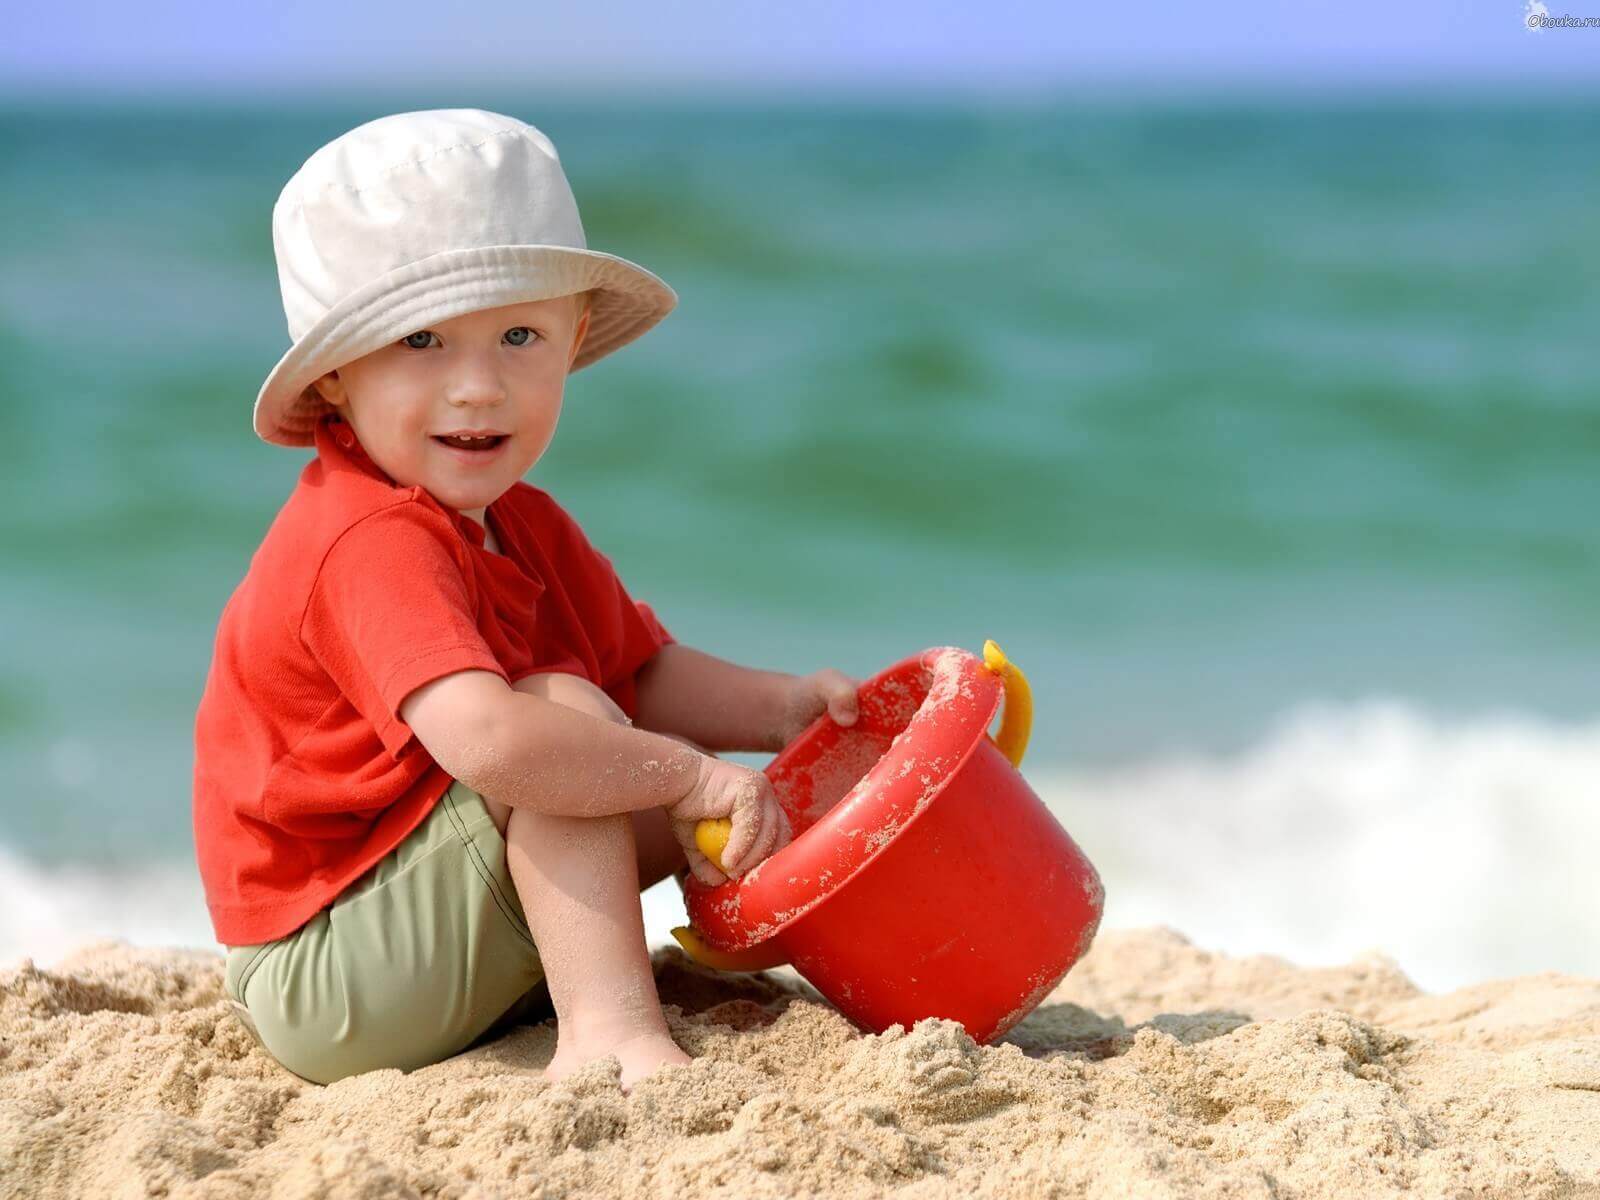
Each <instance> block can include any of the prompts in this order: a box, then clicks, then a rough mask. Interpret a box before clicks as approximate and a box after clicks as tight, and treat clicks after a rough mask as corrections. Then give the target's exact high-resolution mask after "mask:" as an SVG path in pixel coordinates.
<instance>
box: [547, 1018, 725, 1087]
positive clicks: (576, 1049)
mask: <svg viewBox="0 0 1600 1200" xmlns="http://www.w3.org/2000/svg"><path fill="white" fill-rule="evenodd" d="M610 1054H614V1055H616V1057H617V1061H618V1062H620V1063H621V1064H622V1090H623V1091H627V1090H628V1089H629V1088H630V1087H632V1086H633V1085H634V1084H635V1083H636V1082H638V1081H639V1080H641V1079H643V1078H644V1077H645V1076H647V1075H653V1074H655V1072H656V1071H658V1070H660V1069H661V1068H662V1067H681V1066H685V1065H687V1064H688V1063H691V1062H693V1061H694V1060H693V1059H691V1058H690V1057H689V1056H688V1055H687V1054H685V1053H684V1052H683V1051H682V1050H680V1049H679V1048H678V1044H677V1043H676V1042H674V1041H673V1040H672V1036H671V1035H670V1034H668V1033H667V1031H666V1028H665V1027H664V1026H663V1027H661V1028H648V1027H646V1028H643V1029H640V1028H638V1027H636V1026H635V1027H634V1028H632V1029H617V1028H616V1027H615V1026H612V1027H610V1028H607V1027H606V1026H604V1025H602V1026H597V1027H592V1028H590V1029H589V1030H587V1031H586V1032H584V1033H577V1032H574V1033H572V1034H570V1035H567V1034H560V1033H558V1034H557V1041H556V1054H555V1057H554V1058H552V1059H551V1060H550V1065H549V1066H548V1067H546V1068H545V1069H544V1077H545V1078H546V1079H549V1080H557V1079H565V1078H566V1077H567V1076H568V1075H571V1074H572V1073H573V1072H574V1071H576V1070H578V1068H580V1067H582V1066H583V1065H584V1064H586V1063H591V1062H593V1061H594V1060H595V1059H597V1058H605V1057H606V1056H607V1055H610Z"/></svg>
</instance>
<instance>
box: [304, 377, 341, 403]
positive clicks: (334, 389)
mask: <svg viewBox="0 0 1600 1200" xmlns="http://www.w3.org/2000/svg"><path fill="white" fill-rule="evenodd" d="M311 386H312V387H313V388H314V389H315V390H316V393H317V395H319V396H321V397H322V399H323V400H324V401H326V402H327V403H329V404H331V405H333V406H334V407H335V408H343V407H344V405H345V394H344V380H342V379H340V378H339V372H338V371H329V372H328V373H327V374H326V375H324V376H322V378H320V379H317V380H314V381H313V382H312V384H311Z"/></svg>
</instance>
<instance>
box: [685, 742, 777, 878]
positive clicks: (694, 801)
mask: <svg viewBox="0 0 1600 1200" xmlns="http://www.w3.org/2000/svg"><path fill="white" fill-rule="evenodd" d="M717 817H725V818H727V819H728V820H730V821H732V822H733V829H732V830H731V831H730V832H729V834H728V844H727V846H726V847H725V848H724V849H723V851H722V863H723V866H724V867H725V868H726V873H724V872H723V871H719V870H718V869H717V865H716V864H715V863H713V862H712V861H711V860H710V859H709V858H707V857H706V856H705V855H704V854H702V853H701V852H700V847H699V846H697V845H695V840H694V827H695V823H696V822H698V821H705V820H709V819H713V818H717ZM667 819H668V820H669V821H670V822H671V824H672V834H673V836H674V837H676V838H677V839H678V845H680V846H682V847H683V853H684V855H685V856H686V857H687V858H688V860H689V869H690V870H691V871H693V872H694V876H695V878H696V879H698V880H699V881H700V882H701V883H704V884H707V885H709V886H711V887H715V886H716V885H717V884H719V883H723V882H725V881H726V880H727V878H728V876H729V875H733V876H738V875H743V874H744V873H745V872H746V871H748V870H750V869H751V868H752V867H754V866H755V865H756V864H757V863H759V862H761V861H762V860H763V859H765V858H767V857H768V856H769V855H771V854H773V853H774V852H775V851H777V850H780V849H782V848H783V847H784V846H786V845H788V843H789V837H790V830H789V818H788V817H786V816H785V815H784V812H783V809H782V808H781V807H779V805H778V797H777V795H776V794H775V793H774V792H773V790H772V781H771V780H770V779H768V778H767V777H766V775H765V774H764V773H762V772H761V771H752V770H751V769H750V768H749V767H742V766H740V765H739V764H738V763H731V762H725V761H723V760H722V759H720V758H714V757H712V756H711V755H709V754H707V755H702V756H701V759H700V778H699V780H698V781H696V783H695V786H694V790H693V791H692V792H690V793H689V794H688V795H687V796H685V797H684V798H683V799H682V800H679V801H678V802H677V803H676V804H674V805H672V806H671V807H669V808H668V809H667Z"/></svg>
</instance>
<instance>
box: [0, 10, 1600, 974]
mask: <svg viewBox="0 0 1600 1200" xmlns="http://www.w3.org/2000/svg"><path fill="white" fill-rule="evenodd" d="M1544 11H1546V10H1544V9H1543V8H1542V6H1538V5H1535V6H1533V9H1532V10H1530V9H1529V8H1528V7H1527V6H1526V5H1524V4H1523V3H1522V0H1503V2H1502V0H1477V2H1475V3H1470V4H1468V3H1447V2H1444V0H1422V2H1420V3H1414V4H1410V5H1405V6H1401V7H1395V6H1389V5H1383V6H1379V5H1377V4H1371V3H1353V4H1352V3H1340V4H1332V3H1325V4H1312V5H1295V6H1281V7H1279V8H1259V7H1229V8H1227V9H1225V10H1224V9H1218V10H1216V11H1213V12H1210V13H1206V12H1201V11H1198V10H1196V9H1194V8H1192V7H1189V6H1185V5H1182V4H1181V3H1179V2H1178V0H1166V2H1162V3H1154V4H1149V5H1144V6H1140V7H1138V8H1131V9H1129V8H1112V7H1108V6H1096V7H1094V8H1088V7H1085V8H1082V9H1077V10H1075V11H1068V10H1067V9H1066V6H1062V5H1059V4H1054V3H1037V4H1001V5H998V6H988V7H985V8H984V9H983V11H982V13H981V16H980V14H979V13H978V12H976V11H975V10H973V9H972V8H971V7H970V6H959V7H958V6H955V5H948V4H944V5H927V4H915V5H913V4H909V3H904V2H903V0H892V2H887V3H881V4H874V5H870V6H869V5H844V4H823V5H812V6H809V7H803V8H796V9H794V10H792V11H783V12H777V11H766V10H765V6H760V7H756V8H751V7H747V6H742V5H735V4H729V3H712V4H704V5H700V6H696V7H695V8H694V9H693V10H688V11H686V10H683V9H681V8H679V7H675V6H659V5H648V4H644V3H641V2H639V0H627V2H623V3H619V4H613V5H607V6H605V10H604V12H603V13H601V12H600V11H599V10H596V9H594V8H592V7H591V6H563V7H560V8H555V7H548V6H542V5H534V6H530V5H511V4H505V3H499V2H494V3H480V4H477V5H473V6H468V7H466V8H462V9H458V10H453V11H451V12H450V13H449V14H445V13H443V12H442V11H440V10H438V9H436V8H435V7H433V6H424V5H421V4H415V3H411V2H409V0H390V2H389V3H385V4H383V5H381V6H380V5H377V4H373V3H369V2H365V0H363V2H360V3H351V4H345V5H335V6H331V7H328V6H319V7H318V8H315V9H313V7H312V6H310V5H308V4H303V3H277V4H274V5H271V6H270V7H269V6H266V5H252V4H246V5H239V6H232V7H229V8H227V9H226V10H220V9H217V8H215V7H214V6H201V5H199V4H194V3H188V4H168V5H162V6H157V7H156V8H155V9H154V10H153V11H141V13H140V15H139V17H138V19H137V20H131V21H130V20H128V19H126V10H125V9H121V8H112V7H111V6H110V5H90V4H81V3H76V4H75V3H68V4H63V5H56V6H51V7H48V8H46V9H40V10H37V11H36V12H34V13H33V14H31V15H30V17H29V20H28V22H26V23H13V27H12V28H10V29H9V30H8V40H7V41H6V42H5V43H4V44H3V45H0V217H3V219H0V423H3V425H0V434H3V437H0V463H3V464H4V467H3V470H0V480H3V482H0V489H3V492H0V495H3V496H4V499H5V501H6V502H5V503H4V504H3V505H0V562H3V572H0V628H3V630H4V636H3V642H0V653H3V655H4V658H3V661H0V771H3V774H4V777H5V778H6V780H7V781H8V782H9V785H10V786H9V787H8V788H7V790H6V794H5V798H4V800H0V964H10V963H12V962H14V961H15V960H17V959H19V958H21V957H22V956H29V957H32V958H34V959H35V960H36V961H37V962H39V963H40V964H41V965H45V964H48V963H50V962H53V961H55V960H56V959H57V958H58V957H60V955H61V954H62V953H64V952H65V951H66V950H67V949H69V948H71V947H73V946H75V945H76V944H78V943H79V942H82V941H85V940H88V939H90V938H95V937H124V938H128V939H130V940H133V941H136V942H140V943H170V944H183V945H196V946H208V947H209V946H213V945H214V943H213V942H212V939H211V931H210V926H209V923H208V921H207V918H206V914H205V910H204V906H203V903H202V899H201V894H200V889H199V882H198V876H197V874H196V871H195V868H194V865H193V851H192V833H191V824H190V819H191V815H190V787H191V779H192V769H193V740H192V736H193V718H194V711H195V707H196V705H197V703H198V701H199V697H200V692H201V689H202V686H203V684H204V679H205V673H206V670H207V666H208V663H209V660H210V652H211V644H212V639H213V637H214V634H215V630H216V623H217V619H218V617H219V615H220V613H221V610H222V607H223V605H224V604H225V602H226V601H227V599H228V596H229V595H230V593H231V592H232V590H233V589H234V587H235V586H236V585H237V584H238V582H239V581H240V579H241V578H242V577H243V575H244V572H245V570H246V569H247V567H248V565H249V561H250V557H251V554H252V553H253V551H254V549H255V547H256V545H257V544H258V542H259V540H260V539H261V537H262V535H263V534H264V533H265V531H266V529H267V526H268V525H269V524H270V522H271V521H272V519H273V517H274V515H275V513H276V512H277V510H278V508H279V506H280V505H281V504H282V503H283V502H284V500H285V499H286V498H287V496H288V494H289V492H290V490H291V489H292V488H293V486H294V483H295V480H296V478H297V477H298V475H299V473H300V471H301V470H302V469H303V467H304V465H305V463H306V462H307V461H308V459H309V457H310V452H309V451H296V450H286V449H283V448H280V447H275V446H269V445H267V444H265V443H263V442H261V441H259V440H257V439H256V437H255V435H254V434H253V432H252V430H251V425H250V412H251V406H252V404H253V401H254V398H255V395H256V391H257V389H258V388H259V386H260V384H261V381H262V380H263V379H264V378H265V376H266V373H267V372H268V371H269V370H270V369H271V367H272V365H273V363H274V362H276V360H277V358H278V356H279V355H280V354H281V353H282V352H283V350H284V349H286V348H287V345H288V339H287V334H286V331H285V327H284V317H283V311H282V308H281V303H280V298H279V293H278V285H277V278H276V272H275V267H274V262H273V255H272V242H271V228H270V217H271V209H272V204H273V202H274V200H275V199H276V197H277V194H278V191H279V189H280V188H281V187H282V186H283V184H284V183H285V182H286V181H287V179H288V178H289V176H290V175H291V174H292V173H293V172H294V171H295V170H296V169H297V168H298V167H299V165H300V164H301V163H302V162H303V161H304V160H305V158H306V157H307V156H308V155H309V154H310V153H311V152H312V151H313V150H315V149H316V148H317V147H319V146H321V145H322V144H324V143H325V142H327V141H329V140H331V139H332V138H334V137H336V136H337V135H339V134H340V133H342V132H344V131H346V130H348V129H349V128H351V127H353V126H354V125H357V124H360V123H362V122H364V121H367V120H371V119H373V118H375V117H378V116H381V115H384V114H387V113H391V112H399V111H405V110H410V109H418V108H439V107H480V108H488V109H492V110H495V111H499V112H505V113H508V114H512V115H515V116H517V117H519V118H522V119H524V120H527V121H530V122H532V123H533V124H535V125H537V126H539V127H540V128H541V129H543V130H544V131H545V132H546V133H548V134H549V135H550V136H551V137H552V139H553V140H554V141H555V144H556V145H557V147H558V149H559V150H560V153H561V155H562V159H563V162H564V164H565V167H566V170H567V173H568V176H569V178H570V180H571V182H572V185H573V188H574V191H575V192H576V194H577V197H578V201H579V205H580V208H581V211H582V214H583V219H584V223H585V227H586V230H587V233H588V238H589V244H590V246H591V247H593V248H596V249H603V250H606V251H609V252H612V253H616V254H620V255H623V256H625V257H628V258H631V259H633V260H635V261H637V262H640V263H642V264H644V265H645V266H648V267H649V268H650V269H651V270H653V271H655V272H656V273H658V274H659V275H661V276H662V277H663V278H665V279H666V280H667V281H668V282H669V283H671V284H672V285H673V287H674V288H676V289H677V290H678V292H679V295H680V304H679V307H678V309H677V311H676V312H674V313H673V314H672V315H671V316H670V317H669V318H668V319H667V320H666V321H665V322H664V323H663V324H662V325H660V326H659V327H658V328H657V329H655V330H653V331H652V332H651V333H650V334H648V335H647V336H646V337H644V338H643V339H642V340H640V341H639V342H637V343H635V344H633V345H631V346H629V347H627V348H626V349H625V350H624V351H622V352H620V353H618V354H617V355H615V356H614V357H611V358H608V359H607V360H605V361H604V362H603V363H602V364H599V365H597V366H596V367H595V368H594V369H592V370H587V371H583V372H581V373H579V374H578V375H576V376H574V377H573V379H572V381H571V383H570V385H569V388H568V392H567V404H566V408H565V410H564V412H563V416H562V420H561V425H560V428H559V430H558V432H557V435H556V438H555V441H554V443H553V444H552V447H551V449H550V451H549V452H548V453H547V455H546V457H545V458H544V459H543V460H542V461H541V462H540V463H538V464H537V466H536V467H535V468H534V470H533V471H532V472H531V474H530V476H529V479H530V480H531V481H532V482H534V483H536V484H538V485H540V486H542V487H544V488H546V489H547V490H549V491H551V492H552V493H553V494H554V495H555V496H557V498H558V499H560V500H561V501H562V503H563V504H565V505H566V506H567V508H568V509H569V510H570V511H572V512H573V513H574V514H575V515H576V516H577V517H578V519H579V520H580V521H581V522H582V523H583V525H584V526H585V528H586V529H587V531H588V532H589V535H590V537H591V538H592V539H593V540H594V541H595V542H596V544H597V545H599V546H600V547H601V548H602V549H604V550H605V551H606V552H607V553H608V554H609V555H610V556H611V557H612V559H613V561H614V562H615V563H616V565H617V567H618V569H619V571H620V573H621V575H622V577H623V579H624V581H625V582H626V583H627V585H628V587H629V588H630V590H631V591H632V592H633V593H634V594H635V595H636V596H638V597H639V598H642V599H646V600H648V601H649V602H650V603H651V604H652V606H653V607H654V608H655V610H656V612H657V613H658V614H659V615H660V617H661V618H662V620H663V622H664V623H665V624H666V625H667V627H668V628H669V629H671V630H672V631H673V633H674V634H675V635H676V636H677V637H678V638H679V639H680V640H682V641H684V642H686V643H688V644H690V645H693V646H696V647H699V648H701V649H704V650H707V651H709V652H711V653H714V654H717V655H720V656H722V657H725V658H730V659H732V660H734V661H737V662H740V663H744V664H747V665H752V666H761V667H768V668H773V669H778V670H785V671H791V672H795V673H805V672H809V671H812V670H816V669H818V668H820V667H824V666H833V667H838V668H840V669H842V670H844V671H847V672H849V673H850V674H852V675H854V676H856V677H858V678H866V677H868V676H870V675H872V674H874V673H875V672H877V671H878V670H880V669H882V668H883V667H886V666H888V665H889V664H891V663H893V662H895V661H896V660H898V659H900V658H902V657H904V656H905V655H907V654H910V653H914V652H917V651H920V650H922V649H924V648H926V647H929V646H935V645H944V644H955V645H960V646H964V647H966V648H968V649H970V650H973V651H977V650H979V649H980V648H981V647H982V644H983V641H984V639H985V638H994V639H995V640H996V641H998V642H999V643H1000V645H1001V646H1002V647H1003V648H1004V649H1005V651H1006V652H1007V654H1008V655H1009V656H1010V657H1011V658H1012V659H1013V660H1014V661H1016V662H1017V663H1019V664H1020V665H1021V666H1022V667H1023V669H1024V670H1025V671H1026V672H1027V673H1028V675H1029V677H1030V679H1031V680H1032V682H1033V685H1034V688H1035V694H1036V700H1037V719H1036V724H1035V730H1034V735H1033V741H1032V744H1031V746H1030V749H1029V753H1028V758H1027V761H1026V762H1025V763H1024V772H1025V774H1026V775H1027V776H1028V778H1029V780H1030V781H1031V782H1032V783H1033V785H1034V787H1035V788H1036V790H1038V791H1039V792H1040V794H1041V795H1043V796H1045V797H1046V798H1047V799H1048V800H1049V802H1050V803H1051V804H1052V806H1053V807H1054V809H1055V810H1056V812H1057V813H1058V814H1059V815H1060V817H1061V819H1062V821H1063V823H1064V824H1065V825H1066V827H1067V828H1068V830H1069V831H1071V832H1072V834H1073V835H1074V837H1075V838H1076V839H1077V840H1078V841H1079V842H1080V844H1081V845H1082V846H1083V848H1084V849H1085V851H1086V852H1087V853H1088V855H1089V856H1090V858H1091V859H1092V860H1093V861H1094V862H1095V863H1096V865H1097V866H1098V868H1099V870H1100V872H1101V874H1102V876H1103V877H1104V879H1105V883H1106V888H1107V907H1106V919H1105V924H1106V926H1107V927H1108V928H1110V927H1120V926H1128V925H1142V924H1149V923H1162V924H1168V925H1172V926H1174V927H1176V928H1178V929H1179V930H1181V931H1182V932H1183V933H1184V934H1186V935H1187V936H1188V937H1190V938H1191V939H1192V940H1194V941H1195V942H1196V943H1197V944H1200V945H1203V946H1206V947H1209V948H1214V949H1218V950H1225V951H1228V952H1230V953H1256V952H1262V953H1274V954H1281V955H1284V956H1286V957H1289V958H1291V959H1293V960H1295V961H1298V962H1301V963H1307V964H1322V963H1338V962H1343V961H1346V960H1348V959H1349V958H1350V957H1351V956H1353V955H1356V954H1359V953H1362V952H1364V951H1366V950H1379V951H1382V952H1384V953H1386V954H1390V955H1392V956H1393V957H1394V958H1396V959H1397V960H1398V961H1399V963H1400V964H1401V966H1402V967H1403V968H1404V969H1405V970H1406V971H1408V972H1409V973H1410V974H1411V975H1412V977H1413V978H1414V979H1416V980H1417V982H1418V983H1419V984H1421V985H1422V986H1423V987H1425V988H1428V989H1430V990H1443V989H1448V988H1452V987H1455V986H1458V985H1461V984H1465V983H1469V982H1474V981H1477V980H1480V979H1483V978H1487V977H1491V976H1500V975H1509V974H1518V973H1524V972H1531V971H1538V970H1543V969H1558V970H1563V971H1569V972H1576V973H1585V974H1589V975H1600V937H1597V936H1596V933H1597V930H1596V926H1597V923H1600V882H1597V880H1600V872H1596V871H1595V870H1594V866H1593V864H1594V861H1595V853H1596V847H1597V845H1600V805H1597V800H1600V696H1597V691H1600V682H1597V681H1600V606H1597V604H1596V597H1597V595H1600V532H1597V525H1596V510H1597V502H1600V483H1597V479H1600V406H1597V396H1600V386H1597V385H1600V358H1597V355H1596V353H1595V349H1594V347H1595V345H1596V340H1595V329H1596V327H1597V326H1600V289H1597V288H1596V287H1595V281H1596V278H1597V271H1600V237H1597V234H1600V224H1597V220H1596V212H1597V202H1600V177H1597V176H1596V173H1595V168H1594V161H1595V151H1596V149H1597V148H1600V92H1597V91H1596V90H1595V88H1594V86H1593V83H1592V81H1593V80H1594V75H1593V68H1594V63H1595V62H1596V61H1597V58H1600V28H1597V29H1574V28H1565V29H1544V30H1539V31H1533V30H1530V29H1529V28H1527V21H1526V18H1527V17H1528V16H1529V15H1530V12H1532V13H1533V15H1538V14H1539V13H1542V12H1544ZM1577 15H1593V16H1600V0H1595V7H1594V8H1593V10H1592V12H1590V13H1581V12H1580V13H1578V14H1577ZM980 21H981V24H980V23H979V22H980ZM736 757H739V758H740V759H741V760H742V761H745V762H747V763H750V764H751V765H760V764H762V763H763V762H765V761H766V760H765V758H764V757H762V756H756V755H744V756H736ZM673 899H674V897H673V895H672V894H671V893H670V889H669V891H666V892H663V891H657V892H654V893H652V895H651V897H650V900H649V905H648V908H649V912H650V917H651V929H652V933H653V935H654V936H656V937H660V936H661V935H663V934H664V931H665V927H666V926H667V925H669V924H671V923H673V920H674V914H673V913H672V912H671V909H672V907H673ZM960 903H961V900H960V897H952V906H953V908H954V909H957V910H958V909H959V906H960Z"/></svg>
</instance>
